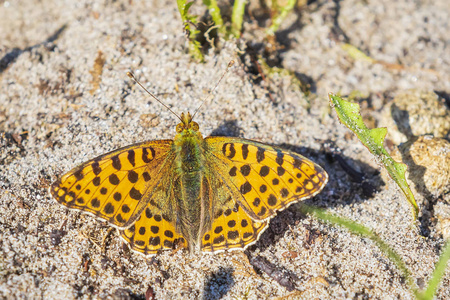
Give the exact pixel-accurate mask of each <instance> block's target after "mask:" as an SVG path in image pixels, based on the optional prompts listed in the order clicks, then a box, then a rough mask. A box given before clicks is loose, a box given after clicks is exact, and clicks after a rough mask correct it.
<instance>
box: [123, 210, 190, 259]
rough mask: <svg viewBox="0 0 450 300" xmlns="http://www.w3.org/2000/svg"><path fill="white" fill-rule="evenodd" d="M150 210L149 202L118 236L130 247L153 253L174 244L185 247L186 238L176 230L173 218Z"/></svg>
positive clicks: (169, 247)
mask: <svg viewBox="0 0 450 300" xmlns="http://www.w3.org/2000/svg"><path fill="white" fill-rule="evenodd" d="M152 210H155V207H153V206H152V205H151V204H150V203H149V204H148V205H147V207H146V208H145V209H144V210H143V211H142V213H141V215H140V217H139V219H138V220H137V221H136V222H135V223H134V224H133V225H132V226H130V227H129V228H127V229H125V230H121V231H120V236H121V237H122V238H123V239H124V240H125V241H126V242H127V243H128V244H129V245H130V248H131V249H132V250H134V251H137V252H140V253H143V254H147V255H154V254H156V253H157V252H158V251H159V250H164V249H173V248H174V246H175V245H178V246H179V247H187V243H186V240H185V239H184V238H183V237H182V236H181V235H179V234H178V233H177V232H176V230H175V227H174V223H173V220H167V219H166V216H165V215H163V214H160V213H156V214H155V213H152ZM156 210H157V209H156Z"/></svg>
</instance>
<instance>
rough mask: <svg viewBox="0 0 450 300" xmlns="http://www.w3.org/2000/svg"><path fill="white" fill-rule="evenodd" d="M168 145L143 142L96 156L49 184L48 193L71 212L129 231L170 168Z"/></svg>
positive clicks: (171, 154)
mask: <svg viewBox="0 0 450 300" xmlns="http://www.w3.org/2000/svg"><path fill="white" fill-rule="evenodd" d="M172 143H173V141H171V140H161V141H151V142H144V143H140V144H135V145H132V146H129V147H125V148H122V149H119V150H116V151H113V152H110V153H108V154H104V155H102V156H99V157H97V158H95V159H93V160H91V161H88V162H86V163H84V164H82V165H80V166H78V167H77V168H75V169H73V170H72V171H70V172H68V173H67V174H65V175H63V176H62V177H61V179H59V180H58V181H56V182H55V183H53V184H52V186H51V187H50V193H51V194H52V196H53V197H54V198H55V199H56V200H57V201H58V202H59V203H61V204H63V205H65V206H67V207H69V208H71V209H78V210H82V211H84V212H87V213H90V214H93V215H95V216H97V217H99V218H101V219H103V220H105V221H107V222H109V223H110V224H112V225H114V226H116V227H118V228H126V227H129V226H130V225H131V224H133V223H134V222H135V221H136V220H137V219H138V217H139V216H140V215H141V213H142V212H143V210H144V208H146V207H147V204H148V202H149V201H150V200H149V197H151V195H152V194H153V193H154V190H155V189H156V187H157V186H158V185H159V184H160V182H161V178H162V177H163V176H164V173H165V172H167V168H168V167H170V166H171V164H172V161H173V153H172Z"/></svg>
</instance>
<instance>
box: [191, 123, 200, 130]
mask: <svg viewBox="0 0 450 300" xmlns="http://www.w3.org/2000/svg"><path fill="white" fill-rule="evenodd" d="M191 128H192V130H194V131H198V129H199V127H198V124H197V123H195V122H192V123H191Z"/></svg>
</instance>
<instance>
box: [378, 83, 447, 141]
mask: <svg viewBox="0 0 450 300" xmlns="http://www.w3.org/2000/svg"><path fill="white" fill-rule="evenodd" d="M381 124H383V126H385V127H387V128H388V129H389V130H388V136H387V138H388V139H390V140H392V141H393V142H394V144H396V145H398V144H400V143H404V142H406V141H407V140H408V139H410V138H411V137H413V136H421V135H430V134H431V135H433V136H434V137H439V138H448V137H449V135H450V111H449V110H448V109H447V107H446V106H445V100H444V99H443V98H441V97H439V96H438V95H436V94H435V93H434V92H433V91H420V90H410V91H406V92H404V93H401V94H399V95H398V96H397V97H395V99H394V100H393V101H392V102H391V103H390V105H388V106H386V108H385V109H384V111H383V115H382V121H381Z"/></svg>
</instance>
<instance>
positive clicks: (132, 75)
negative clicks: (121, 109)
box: [127, 72, 183, 122]
mask: <svg viewBox="0 0 450 300" xmlns="http://www.w3.org/2000/svg"><path fill="white" fill-rule="evenodd" d="M127 75H128V77H130V78H131V79H133V80H134V82H136V83H137V84H139V86H140V87H141V88H143V89H144V91H146V92H147V94H149V95H150V96H152V97H153V99H155V100H156V101H158V102H159V103H161V104H162V106H164V107H165V108H167V109H168V110H169V111H170V112H171V113H173V114H174V115H175V116H177V118H178V119H180V121H181V122H183V120H182V119H181V117H180V116H179V115H177V114H176V113H175V112H174V111H173V110H171V109H170V107H168V106H167V105H166V104H164V102H162V101H161V100H159V99H158V98H157V97H156V96H155V95H153V94H152V93H150V92H149V91H148V90H147V89H146V88H145V87H144V86H143V85H142V84H141V83H140V82H139V80H137V79H136V77H135V76H134V74H133V73H131V72H127Z"/></svg>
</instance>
